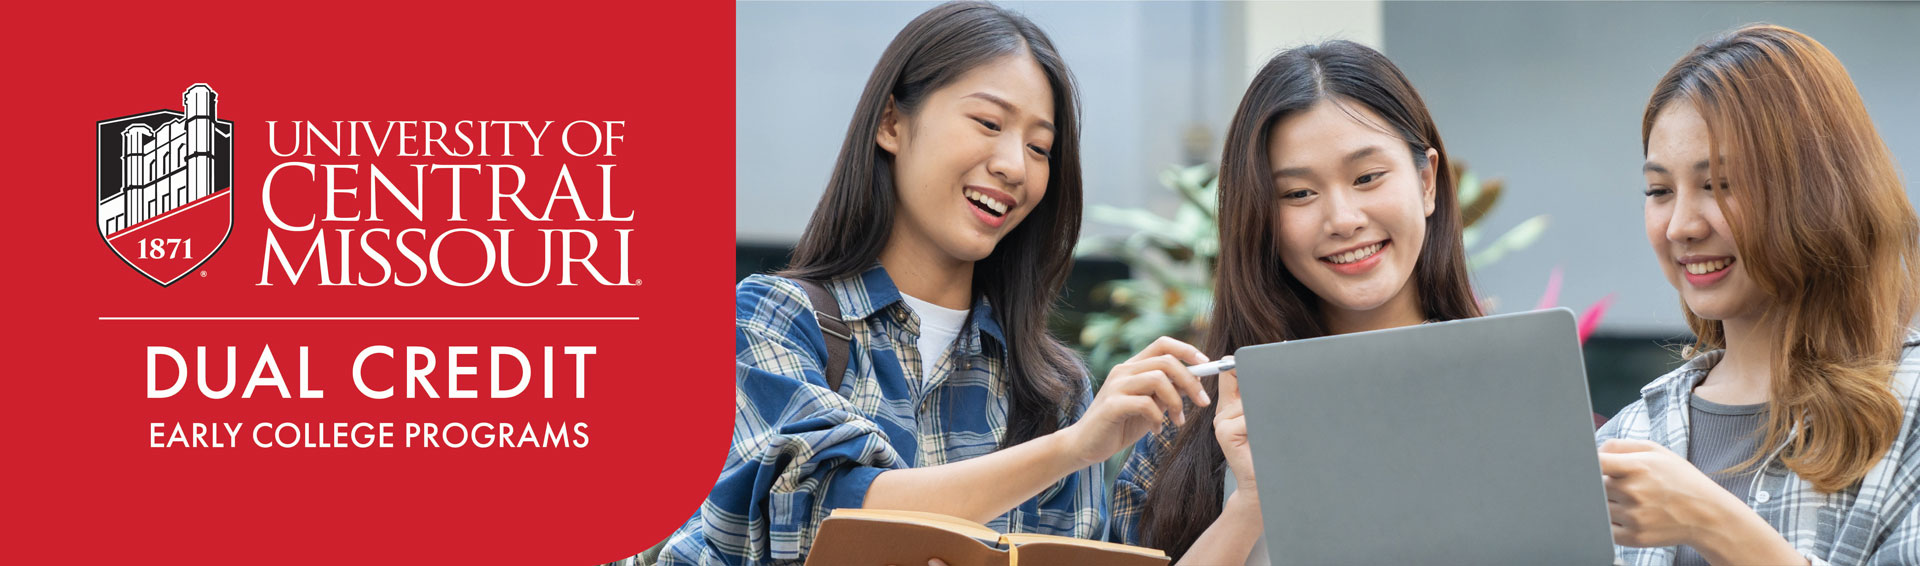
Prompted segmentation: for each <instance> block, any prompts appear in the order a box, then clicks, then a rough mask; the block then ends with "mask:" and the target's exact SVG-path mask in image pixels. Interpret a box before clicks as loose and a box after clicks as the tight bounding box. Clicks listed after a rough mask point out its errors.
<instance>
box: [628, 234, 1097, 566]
mask: <svg viewBox="0 0 1920 566" xmlns="http://www.w3.org/2000/svg"><path fill="white" fill-rule="evenodd" d="M826 287H827V289H828V290H829V291H831V292H832V293H833V294H834V296H835V297H837V298H838V299H839V301H840V307H841V318H842V319H843V320H845V321H846V322H847V324H848V326H850V327H852V331H853V342H852V345H851V346H852V347H851V348H850V351H849V355H848V361H847V375H846V376H845V379H844V380H842V381H841V383H840V390H839V391H830V390H828V389H827V380H826V378H824V377H823V376H822V371H823V370H822V369H821V366H823V365H825V360H826V359H827V355H826V344H825V342H824V341H823V340H822V338H821V334H820V326H819V322H818V321H816V320H815V318H814V315H813V311H812V310H811V308H810V306H809V302H808V300H807V294H806V292H805V291H803V290H801V288H800V287H799V286H798V285H796V284H794V283H793V282H792V281H789V280H786V279H782V278H779V277H772V276H765V275H755V276H752V277H748V278H747V279H746V280H744V281H741V282H740V284H739V286H738V287H736V289H735V305H736V310H735V314H734V317H735V318H734V352H735V357H736V363H735V365H734V384H735V396H734V420H733V446H732V448H731V449H730V450H728V452H727V463H726V467H725V468H723V469H722V470H721V472H720V480H719V482H718V483H716V484H715V485H714V487H713V492H712V493H710V494H709V495H708V496H707V500H706V502H705V503H703V504H701V506H700V509H699V510H698V511H696V512H695V513H694V515H693V518H691V519H689V520H688V521H687V522H686V524H685V525H684V526H682V527H680V529H679V530H678V531H676V532H675V533H674V534H673V537H672V538H670V539H668V541H667V547H666V548H665V549H664V550H663V551H662V552H661V554H660V562H659V563H660V564H673V565H678V564H701V565H708V564H763V563H794V564H798V563H799V562H800V561H802V560H805V559H806V555H807V550H808V548H810V547H811V546H812V544H813V536H814V533H815V531H816V529H818V528H819V526H820V522H821V521H822V520H825V519H826V517H827V515H828V514H829V513H831V512H832V510H833V509H836V508H840V507H859V506H860V505H861V504H862V502H864V501H865V500H866V495H867V488H868V486H869V485H871V484H872V483H873V478H874V477H875V476H878V475H880V473H881V472H883V471H886V470H891V469H899V468H908V467H915V466H938V465H941V464H947V463H951V462H958V461H961V460H966V459H968V458H975V457H979V456H982V455H985V454H988V453H990V452H993V451H994V449H995V448H997V447H999V445H1000V442H1001V440H1002V439H1003V438H1005V437H1006V423H1007V383H1006V370H1005V368H1006V363H1007V350H1006V346H1005V341H1006V338H1005V336H1004V335H1002V334H1001V330H1000V326H999V324H998V323H996V322H994V319H993V315H992V312H993V311H992V309H991V308H989V307H988V305H987V303H986V301H985V300H984V299H983V300H980V301H978V302H976V303H974V306H973V310H972V314H971V321H970V325H969V327H968V329H967V330H964V331H962V332H961V334H960V336H959V337H958V338H957V339H956V340H955V341H954V343H953V345H952V346H950V347H949V349H948V351H947V355H946V357H945V358H943V359H942V360H941V361H939V362H938V363H937V364H935V365H934V366H933V367H932V368H930V369H928V368H926V367H925V364H926V362H925V361H923V360H921V359H920V352H919V349H918V347H917V345H916V343H917V341H918V340H919V336H920V320H919V318H918V317H917V316H915V315H914V314H913V311H912V310H911V309H909V308H908V307H907V305H906V304H905V303H904V302H902V301H901V298H900V291H899V290H898V289H896V288H895V287H894V285H893V279H892V278H891V277H889V276H888V275H887V272H886V270H885V269H882V268H881V267H879V266H878V265H876V266H874V267H873V268H872V269H869V270H867V272H866V273H863V274H861V275H859V276H857V277H850V278H846V279H841V280H838V281H832V282H829V283H827V285H826ZM1079 377H1080V379H1086V375H1085V374H1082V375H1081V376H1079ZM1083 389H1086V390H1087V393H1086V394H1085V395H1083V396H1082V397H1081V399H1080V400H1079V401H1078V408H1079V409H1080V411H1076V414H1078V413H1079V412H1081V411H1084V410H1085V408H1086V405H1087V403H1089V402H1090V401H1091V400H1092V393H1091V388H1083ZM1104 474H1105V471H1104V465H1103V464H1096V465H1094V466H1092V467H1090V468H1087V469H1083V470H1080V471H1078V472H1075V473H1074V474H1072V475H1069V476H1067V477H1066V478H1064V479H1062V480H1060V481H1059V482H1056V483H1055V484H1053V485H1052V486H1050V487H1048V488H1047V489H1046V490H1044V491H1042V492H1041V493H1040V495H1038V496H1036V497H1034V498H1033V499H1030V500H1027V501H1026V502H1023V503H1021V504H1020V506H1019V507H1016V508H1014V509H1013V510H1011V511H1009V512H1007V513H1006V514H1004V515H1001V516H1000V517H998V518H996V519H994V520H993V521H992V522H990V523H988V524H987V526H989V527H992V528H993V529H994V530H996V531H999V532H1002V533H1008V532H1028V533H1041V534H1053V535H1061V536H1072V537H1078V538H1097V537H1100V536H1103V535H1104V532H1103V529H1104V528H1105V520H1104V519H1105V513H1106V503H1107V486H1106V485H1105V483H1104V482H1103V481H1102V480H1103V479H1104V477H1105V475H1104Z"/></svg>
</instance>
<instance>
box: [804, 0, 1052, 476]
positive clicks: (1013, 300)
mask: <svg viewBox="0 0 1920 566" xmlns="http://www.w3.org/2000/svg"><path fill="white" fill-rule="evenodd" d="M1021 54H1024V55H1028V56H1031V57H1033V60H1034V62H1035V63H1037V64H1039V66H1040V69H1041V70H1042V71H1043V72H1044V73H1045V74H1046V76H1047V82H1048V83H1049V86H1051V87H1052V90H1053V109H1054V128H1055V135H1054V142H1053V151H1052V153H1051V155H1050V156H1049V158H1048V160H1049V162H1050V164H1049V167H1048V177H1047V192H1046V195H1045V196H1044V197H1043V198H1042V199H1041V200H1040V202H1039V203H1038V204H1036V205H1034V209H1033V212H1031V213H1029V214H1028V215H1027V218H1026V221H1025V222H1021V223H1020V225H1019V226H1017V227H1015V228H1014V229H1013V231H1011V232H1009V233H1008V234H1007V235H1006V237H1005V238H1003V239H1002V240H1001V241H1000V243H999V245H997V246H994V249H993V253H991V254H989V255H988V256H987V257H986V258H985V259H982V260H980V261H978V262H976V263H975V264H974V269H973V293H974V295H975V296H976V297H980V296H984V297H986V299H987V301H988V302H989V303H991V304H992V305H993V313H994V318H995V319H996V321H997V322H999V324H1000V328H1001V332H1002V333H1003V334H1004V335H1005V336H1006V339H1007V344H1006V346H1007V348H1008V349H1009V350H1010V351H1008V352H1007V375H1006V376H1005V377H1006V383H1007V391H1008V405H1007V413H1008V417H1007V436H1006V438H1005V439H1004V440H1003V441H1002V444H1001V445H1002V446H1003V447H1004V446H1013V445H1015V444H1019V443H1021V442H1026V441H1028V440H1031V439H1034V438H1037V437H1040V436H1044V435H1046V434H1049V433H1052V432H1053V431H1055V430H1058V429H1059V428H1060V426H1061V424H1062V423H1063V421H1065V420H1068V419H1072V418H1074V417H1076V416H1077V415H1073V414H1070V412H1071V411H1072V408H1073V406H1074V400H1075V399H1076V398H1077V397H1078V396H1079V395H1080V394H1082V393H1083V392H1084V387H1085V379H1084V378H1083V376H1084V375H1085V373H1086V371H1085V369H1084V368H1083V367H1082V365H1081V364H1080V362H1079V360H1078V358H1076V357H1075V356H1074V354H1073V351H1072V350H1069V349H1067V347H1066V345H1064V344H1061V343H1060V341H1059V340H1057V339H1055V338H1054V337H1053V335H1051V334H1049V333H1048V332H1047V319H1048V318H1049V317H1050V316H1051V315H1052V313H1053V305H1054V302H1055V301H1056V300H1058V299H1059V296H1060V289H1061V288H1062V287H1064V286H1065V285H1066V281H1067V272H1068V270H1069V269H1070V268H1071V267H1072V261H1073V245H1074V241H1075V240H1076V239H1078V238H1079V235H1080V120H1079V110H1078V98H1077V96H1076V95H1075V91H1074V86H1073V77H1072V75H1071V74H1069V73H1068V71H1067V65H1066V63H1065V62H1063V61H1062V60H1061V59H1060V54H1059V52H1057V51H1055V50H1054V47H1053V42H1052V41H1051V40H1049V39H1047V34H1046V33H1045V32H1042V31H1040V28H1039V26H1036V25H1034V24H1033V22H1032V21H1029V20H1027V18H1026V17H1024V16H1021V15H1020V14H1017V13H1014V12H1012V11H1009V10H1006V9H1004V8H1001V7H999V6H995V5H993V4H988V3H985V2H950V3H946V4H941V5H939V6H936V7H934V8H933V9H931V10H927V11H926V13H923V14H920V16H919V17H916V18H914V19H913V21H912V22H909V23H907V27H906V28H905V29H902V30H900V34H899V35H896V36H894V38H893V42H892V43H890V44H887V50H886V51H885V52H884V53H881V55H880V62H879V63H878V64H875V65H874V67H873V76H871V77H869V78H868V79H867V87H866V89H865V90H863V91H862V92H861V93H860V103H859V105H858V106H855V107H854V112H853V122H852V123H851V124H849V125H848V126H847V138H846V142H845V143H844V144H842V145H841V146H840V158H839V160H838V161H837V162H836V163H835V164H834V166H833V177H832V179H831V180H830V181H828V182H827V191H826V194H825V195H824V196H822V197H820V205H819V206H818V207H816V208H814V210H813V219H812V220H809V221H808V222H807V229H806V232H804V233H802V234H801V235H800V242H799V243H798V244H796V245H795V246H794V250H793V260H792V262H791V263H790V264H789V265H788V267H787V269H786V270H785V271H782V272H781V273H780V275H782V276H785V277H793V278H801V279H815V280H828V279H838V278H842V277H849V276H853V275H858V274H860V273H862V272H864V271H866V270H867V269H868V268H869V267H871V266H872V265H873V263H874V262H875V261H878V259H879V257H880V252H881V250H883V249H885V248H886V246H887V237H888V235H889V233H890V231H891V230H892V228H893V218H894V207H895V206H896V205H897V203H898V201H899V199H898V196H897V195H895V194H894V186H893V155H892V154H891V153H888V152H887V151H885V150H883V149H881V148H880V146H879V145H878V144H877V143H876V142H875V141H874V136H875V135H876V133H877V132H878V131H879V128H880V116H881V112H882V111H883V110H884V109H885V108H886V105H887V100H888V97H892V100H893V103H894V104H895V105H896V108H897V109H898V111H899V112H902V113H905V114H913V113H914V112H915V111H916V110H917V109H918V108H919V105H920V104H921V103H922V102H925V100H926V97H927V95H928V94H931V93H932V92H934V91H936V90H939V89H940V88H941V87H944V86H946V85H948V84H950V83H952V82H953V81H954V80H955V79H958V78H959V77H960V76H961V75H962V74H965V73H966V72H967V71H969V70H972V69H973V68H975V67H979V66H981V65H983V64H986V63H989V62H991V61H993V60H995V59H998V58H1000V57H1005V56H1009V55H1021Z"/></svg>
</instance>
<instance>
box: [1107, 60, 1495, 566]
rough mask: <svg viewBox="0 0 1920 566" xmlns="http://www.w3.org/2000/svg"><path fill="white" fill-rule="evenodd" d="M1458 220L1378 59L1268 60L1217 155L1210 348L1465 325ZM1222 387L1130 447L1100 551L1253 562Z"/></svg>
mask: <svg viewBox="0 0 1920 566" xmlns="http://www.w3.org/2000/svg"><path fill="white" fill-rule="evenodd" d="M1461 226H1462V220H1461V212H1460V209H1459V206H1458V205H1457V204H1456V200H1455V193H1454V179H1453V172H1452V170H1451V169H1450V168H1449V167H1448V165H1447V149H1446V145H1445V144H1443V143H1441V140H1440V130H1439V126H1438V125H1436V124H1435V123H1434V120H1433V115H1432V114H1430V113H1429V112H1428V111H1427V107H1426V103H1425V102H1423V101H1422V100H1421V98H1420V93H1419V92H1418V91H1417V90H1415V89H1414V87H1413V84H1412V83H1411V82H1410V81H1408V80H1407V77H1406V75H1405V74H1402V73H1401V72H1400V69H1399V68H1398V67H1396V66H1394V64H1393V62H1392V61H1389V60H1387V58H1386V56H1385V55H1382V54H1381V53H1380V52H1379V51H1377V50H1374V49H1373V48H1370V47H1367V46H1364V45H1361V44H1358V43H1354V42H1351V41H1329V42H1325V43H1321V44H1318V45H1307V46H1302V47H1298V48H1294V49H1289V50H1287V51H1285V52H1283V53H1280V54H1279V55H1276V56H1274V57H1273V58H1272V59H1271V60H1269V61H1268V62H1267V63H1266V64H1265V65H1264V66H1262V67H1261V68H1260V71H1259V72H1258V73H1256V74H1255V75H1254V78H1253V81H1252V83H1251V84H1250V85H1248V87H1247V93H1246V95H1245V96H1244V97H1242V98H1241V100H1240V107H1239V110H1238V111H1236V112H1235V113H1234V117H1233V123H1232V126H1231V127H1230V128H1229V129H1228V130H1227V142H1226V146H1225V148H1224V149H1223V152H1222V155H1221V158H1220V266H1219V275H1218V276H1217V277H1215V278H1214V285H1215V288H1214V305H1213V319H1212V324H1211V325H1210V326H1208V328H1207V348H1208V349H1209V350H1210V351H1213V352H1214V353H1216V354H1219V355H1226V354H1227V353H1230V352H1233V351H1234V350H1235V349H1238V348H1240V347H1242V346H1252V345H1256V344H1264V343H1268V342H1275V341H1280V340H1298V339H1303V338H1313V337H1319V336H1330V335H1335V334H1345V333H1349V332H1362V331H1367V330H1379V329H1385V328H1394V327H1401V326H1410V325H1415V324H1421V323H1423V322H1425V321H1429V320H1456V319H1462V318H1469V317H1475V316H1480V307H1479V305H1478V304H1477V303H1476V302H1475V301H1474V298H1473V290H1472V289H1471V288H1470V287H1469V286H1468V284H1467V267H1466V256H1465V254H1464V253H1463V248H1464V246H1463V245H1462V244H1461ZM1237 379H1238V377H1237V376H1236V375H1235V374H1234V373H1233V372H1227V373H1222V374H1220V376H1219V377H1218V378H1215V379H1210V380H1208V381H1209V382H1210V383H1208V388H1209V389H1212V390H1215V391H1217V392H1218V393H1219V398H1220V403H1219V404H1218V405H1217V406H1216V407H1212V408H1204V407H1203V408H1199V409H1198V410H1197V411H1195V414H1194V418H1191V419H1188V422H1187V424H1186V425H1184V426H1170V427H1167V428H1166V429H1165V430H1162V431H1160V432H1158V433H1156V434H1154V435H1152V436H1150V437H1147V438H1146V439H1143V440H1141V441H1140V443H1139V445H1138V446H1136V447H1135V448H1134V452H1133V455H1132V456H1130V457H1129V458H1128V460H1127V464H1126V467H1125V468H1123V469H1121V471H1120V477H1119V480H1118V481H1117V483H1116V484H1115V486H1114V511H1113V523H1114V525H1113V532H1112V538H1113V539H1114V540H1118V541H1121V542H1126V543H1129V544H1140V545H1146V546H1152V547H1155V548H1159V549H1162V550H1165V551H1167V553H1168V554H1169V555H1172V556H1173V557H1175V559H1176V560H1178V564H1180V565H1193V564H1199V565H1218V564H1235V565H1237V564H1242V563H1246V562H1247V561H1248V557H1249V556H1250V555H1254V554H1255V551H1256V549H1257V548H1259V546H1258V545H1260V544H1261V543H1260V541H1259V538H1260V529H1261V526H1262V524H1263V519H1262V517H1261V516H1260V505H1259V498H1258V487H1259V486H1258V481H1257V480H1256V478H1255V477H1254V470H1253V467H1252V464H1253V462H1252V453H1251V451H1250V449H1249V448H1248V445H1247V425H1246V417H1245V412H1244V411H1243V410H1241V404H1240V402H1239V393H1238V391H1239V386H1238V381H1237ZM1228 470H1231V471H1232V473H1233V481H1234V491H1233V494H1232V495H1230V496H1224V497H1223V494H1222V492H1223V491H1224V489H1225V480H1224V476H1225V472H1226V471H1228ZM1279 481H1285V479H1284V478H1282V479H1281V480H1279ZM1223 500H1224V501H1223ZM1267 558H1268V556H1267V555H1266V554H1265V553H1259V554H1258V555H1257V556H1256V558H1255V559H1256V560H1257V561H1258V562H1256V563H1264V562H1265V561H1266V559H1267Z"/></svg>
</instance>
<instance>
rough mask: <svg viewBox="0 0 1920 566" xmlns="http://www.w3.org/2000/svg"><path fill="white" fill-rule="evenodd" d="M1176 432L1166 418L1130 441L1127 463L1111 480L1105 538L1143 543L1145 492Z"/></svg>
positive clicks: (1150, 487) (1124, 542) (1157, 473)
mask: <svg viewBox="0 0 1920 566" xmlns="http://www.w3.org/2000/svg"><path fill="white" fill-rule="evenodd" d="M1188 407H1192V405H1191V404H1189V405H1188ZM1192 410H1193V409H1191V408H1189V409H1188V411H1192ZM1189 414H1191V413H1189ZM1179 434H1180V427H1177V426H1174V425H1173V421H1167V422H1166V423H1164V424H1163V425H1162V426H1161V428H1160V430H1159V431H1158V432H1155V433H1153V434H1149V435H1146V436H1145V437H1142V438H1141V439H1140V442H1138V443H1136V444H1134V445H1133V454H1131V455H1128V456H1127V463H1126V465H1124V466H1121V467H1120V477H1119V478H1117V479H1115V480H1114V482H1113V519H1112V525H1111V526H1110V527H1108V532H1107V539H1108V540H1110V541H1112V542H1117V543H1122V544H1131V545H1134V546H1144V544H1142V543H1141V540H1140V538H1141V533H1140V518H1141V517H1140V515H1141V514H1142V513H1145V512H1146V508H1147V492H1148V491H1151V490H1152V489H1153V479H1154V478H1155V477H1156V476H1158V475H1159V467H1160V459H1161V458H1162V457H1163V455H1165V454H1169V453H1172V452H1173V441H1174V439H1175V438H1176V437H1178V436H1179Z"/></svg>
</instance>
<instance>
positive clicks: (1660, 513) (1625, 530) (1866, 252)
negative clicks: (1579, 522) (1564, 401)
mask: <svg viewBox="0 0 1920 566" xmlns="http://www.w3.org/2000/svg"><path fill="white" fill-rule="evenodd" d="M1641 131H1642V140H1641V141H1642V144H1643V148H1644V150H1645V152H1646V165H1645V167H1644V169H1645V173H1646V179H1647V189H1646V227H1647V239H1648V241H1649V243H1651V244H1652V247H1653V251H1654V256H1655V257H1656V258H1657V259H1658V260H1659V261H1660V265H1661V268H1662V269H1663V270H1664V271H1665V273H1666V276H1667V280H1668V281H1669V282H1670V283H1672V284H1673V286H1674V288H1675V289H1678V290H1679V292H1680V298H1681V300H1682V303H1683V305H1684V307H1685V309H1686V314H1687V323H1688V325H1690V326H1691V327H1692V328H1693V332H1694V334H1695V336H1696V337H1697V338H1698V341H1699V342H1698V344H1696V345H1695V346H1694V347H1693V348H1691V351H1692V352H1693V354H1694V355H1693V358H1692V359H1691V360H1690V361H1688V362H1687V363H1686V364H1685V365H1682V366H1681V367H1680V368H1679V369H1677V370H1674V371H1673V372H1672V373H1669V374H1667V375H1666V376H1663V377H1661V378H1660V379H1657V380H1655V381H1654V382H1653V383H1652V384H1649V385H1647V386H1646V387H1645V388H1644V389H1642V390H1641V394H1642V395H1643V397H1642V399H1641V400H1640V401H1638V402H1635V403H1634V404H1632V405H1629V406H1628V407H1627V408H1626V409H1624V410H1622V411H1621V412H1620V415H1619V416H1617V417H1615V418H1614V419H1613V420H1612V421H1611V422H1608V423H1607V425H1606V426H1605V427H1603V428H1602V429H1601V430H1600V431H1599V432H1598V433H1597V435H1596V437H1597V439H1598V440H1599V441H1600V450H1601V455H1600V465H1601V471H1602V472H1603V473H1604V475H1605V476H1606V480H1605V481H1606V491H1607V499H1608V504H1607V507H1608V511H1609V514H1610V515H1611V516H1612V519H1613V534H1614V542H1615V543H1616V544H1618V545H1620V548H1619V550H1620V555H1621V558H1622V561H1624V562H1626V563H1628V564H1634V565H1656V564H1659V565H1665V564H1808V563H1811V564H1836V565H1853V564H1915V563H1920V515H1916V510H1917V509H1920V508H1917V507H1916V506H1915V505H1914V503H1915V496H1916V495H1917V494H1920V492H1917V491H1916V488H1920V429H1916V415H1917V414H1920V348H1916V347H1917V346H1920V334H1914V333H1912V332H1911V331H1908V330H1906V329H1905V328H1904V327H1905V325H1906V324H1907V323H1908V322H1909V321H1910V320H1912V319H1913V315H1914V311H1915V301H1916V281H1917V280H1920V240H1917V238H1920V221H1916V219H1915V215H1914V211H1913V208H1912V206H1911V205H1910V204H1909V203H1908V202H1907V198H1906V193H1905V191H1904V190H1903V189H1902V187H1901V182H1900V178H1899V174H1898V170H1897V169H1896V168H1895V167H1894V164H1893V161H1892V159H1891V157H1890V154H1889V152H1888V150H1887V148H1886V146H1885V145H1884V144H1883V143H1882V142H1881V141H1880V137H1879V135H1878V134H1877V133H1876V132H1875V131H1874V127H1873V122H1872V120H1871V119H1870V118H1869V117H1868V116H1867V112H1866V107H1865V105H1864V104H1863V103H1862V102H1861V99H1860V95H1859V93H1858V92H1857V91H1856V90H1855V89H1854V87H1853V83H1852V81H1851V79H1849V78H1848V77H1847V73H1846V70H1845V69H1843V68H1842V67H1841V66H1840V62H1839V60H1837V59H1835V58H1834V56H1833V54H1831V53H1829V52H1828V51H1827V50H1826V48H1824V47H1822V46H1821V45H1820V44H1819V43H1818V42H1816V41H1814V40H1813V39H1812V38H1809V37H1807V36H1805V35H1802V34H1800V33H1798V32H1795V31H1793V30H1789V29H1786V28H1781V27H1776V26H1765V25H1757V26H1749V27H1745V28H1741V29H1738V30H1735V31H1733V32H1730V33H1728V34H1725V35H1722V36H1720V37H1718V38H1715V39H1714V40H1712V41H1709V42H1707V43H1706V44H1704V45H1701V46H1699V47H1697V48H1695V49H1694V50H1693V51H1692V52H1691V53H1688V54H1687V56H1686V57H1683V58H1682V59H1681V60H1680V62H1679V63H1678V64H1676V65H1674V67H1673V69H1672V70H1670V71H1668V72H1667V74H1666V76H1665V77H1663V78H1662V79H1661V80H1660V82H1659V84H1658V85H1657V86H1656V87H1655V89H1654V94H1653V97H1652V100H1651V101H1650V102H1649V103H1648V104H1647V109H1646V114H1645V116H1644V119H1643V122H1642V130H1641Z"/></svg>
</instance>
